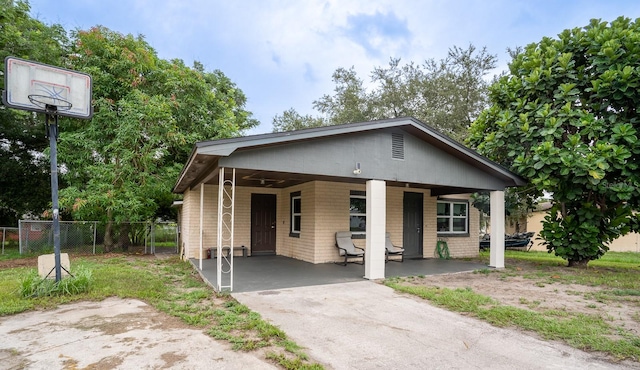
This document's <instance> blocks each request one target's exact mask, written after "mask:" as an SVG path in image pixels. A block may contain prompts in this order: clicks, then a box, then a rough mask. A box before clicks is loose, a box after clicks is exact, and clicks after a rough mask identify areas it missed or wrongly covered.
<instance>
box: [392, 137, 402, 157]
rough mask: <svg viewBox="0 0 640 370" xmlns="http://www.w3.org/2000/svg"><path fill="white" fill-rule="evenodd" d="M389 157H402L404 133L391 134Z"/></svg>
mask: <svg viewBox="0 0 640 370" xmlns="http://www.w3.org/2000/svg"><path fill="white" fill-rule="evenodd" d="M391 158H393V159H404V135H402V134H397V133H392V134H391Z"/></svg>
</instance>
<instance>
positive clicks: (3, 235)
mask: <svg viewBox="0 0 640 370" xmlns="http://www.w3.org/2000/svg"><path fill="white" fill-rule="evenodd" d="M6 237H7V228H6V227H3V228H2V254H4V240H5V238H6Z"/></svg>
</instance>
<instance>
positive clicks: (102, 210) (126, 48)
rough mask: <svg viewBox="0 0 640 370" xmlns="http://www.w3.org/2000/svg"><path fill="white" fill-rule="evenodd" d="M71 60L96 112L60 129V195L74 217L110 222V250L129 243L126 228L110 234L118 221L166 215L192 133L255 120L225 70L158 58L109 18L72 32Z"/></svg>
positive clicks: (226, 131) (226, 133) (233, 130)
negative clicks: (108, 24) (111, 25)
mask: <svg viewBox="0 0 640 370" xmlns="http://www.w3.org/2000/svg"><path fill="white" fill-rule="evenodd" d="M67 62H68V64H69V66H70V67H72V68H73V69H76V70H80V71H83V72H87V73H89V74H90V75H91V76H92V77H93V101H94V110H95V113H94V116H93V118H92V119H91V120H89V121H80V120H68V122H67V124H66V125H65V126H64V127H63V129H62V130H61V131H62V132H61V135H60V145H59V147H60V158H61V161H62V162H63V163H64V164H65V166H66V167H67V168H68V172H67V173H66V175H65V178H66V179H67V181H68V182H69V184H70V186H68V187H66V188H65V189H63V190H62V191H61V203H62V204H63V205H64V206H67V207H68V208H69V209H71V210H72V213H73V216H74V217H75V218H79V219H92V220H96V219H97V220H102V221H104V222H106V225H107V228H106V232H105V247H106V248H107V250H109V249H111V248H112V247H114V246H117V245H120V246H122V247H125V246H126V233H127V231H128V230H127V229H126V227H120V234H119V235H120V236H119V238H118V241H117V242H116V241H115V240H114V238H113V237H112V227H115V226H116V225H117V224H119V223H124V222H129V221H146V220H150V219H154V218H157V217H161V216H165V215H163V214H162V212H163V211H166V210H167V209H169V205H170V203H171V201H172V199H173V197H172V195H171V188H172V185H173V184H174V182H175V180H176V178H177V177H178V174H179V171H180V168H181V167H182V165H183V164H184V162H185V161H186V159H187V157H188V155H189V153H190V150H191V148H192V145H193V143H194V142H196V141H199V140H205V139H213V138H219V137H230V136H234V135H239V134H240V133H241V132H242V130H244V129H247V128H250V127H252V126H254V125H255V124H256V123H257V122H256V121H255V120H253V119H252V118H251V114H250V113H249V112H247V111H245V110H244V104H245V101H246V98H245V97H244V94H243V93H242V91H241V90H240V89H238V88H237V87H236V86H235V85H234V84H233V83H232V82H231V81H230V80H229V79H228V78H227V77H226V76H224V74H223V73H222V72H220V71H215V72H205V71H204V70H203V68H202V65H201V64H196V65H195V66H194V68H189V67H186V66H185V65H184V64H183V63H182V61H180V60H172V61H166V60H162V59H159V58H158V57H157V55H156V53H155V51H154V49H153V48H152V47H151V46H150V45H149V44H147V43H146V41H145V40H144V39H143V38H142V37H134V36H132V35H122V34H120V33H118V32H114V31H111V30H109V29H107V28H105V27H94V28H92V29H90V30H88V31H77V32H75V33H74V35H73V46H72V52H71V54H70V56H69V58H68V61H67ZM118 243H119V244H118Z"/></svg>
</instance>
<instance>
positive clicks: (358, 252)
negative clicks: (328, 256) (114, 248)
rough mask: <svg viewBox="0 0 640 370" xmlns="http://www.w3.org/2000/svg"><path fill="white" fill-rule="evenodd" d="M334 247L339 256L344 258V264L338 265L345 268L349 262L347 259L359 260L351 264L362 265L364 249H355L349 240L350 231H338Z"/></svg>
mask: <svg viewBox="0 0 640 370" xmlns="http://www.w3.org/2000/svg"><path fill="white" fill-rule="evenodd" d="M336 247H338V250H339V252H340V256H344V262H341V263H338V262H336V263H338V264H340V265H343V266H346V265H347V263H348V262H349V258H361V259H362V260H361V262H358V261H357V260H356V261H351V262H352V263H358V264H360V265H364V249H363V248H360V247H356V246H355V245H354V244H353V240H351V231H338V232H337V233H336Z"/></svg>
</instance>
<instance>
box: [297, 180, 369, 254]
mask: <svg viewBox="0 0 640 370" xmlns="http://www.w3.org/2000/svg"><path fill="white" fill-rule="evenodd" d="M314 184H315V189H316V191H315V199H314V202H315V224H314V228H315V237H314V240H313V242H314V245H315V247H316V248H315V256H314V259H313V263H323V262H333V261H339V260H340V255H339V253H338V248H336V236H335V234H336V232H337V231H348V230H349V196H350V192H351V190H358V191H365V190H366V187H365V185H360V184H347V183H333V182H324V181H317V182H315V183H314ZM302 217H303V218H304V210H303V216H302ZM354 244H355V245H356V246H358V247H361V248H364V247H365V240H364V239H355V240H354Z"/></svg>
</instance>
